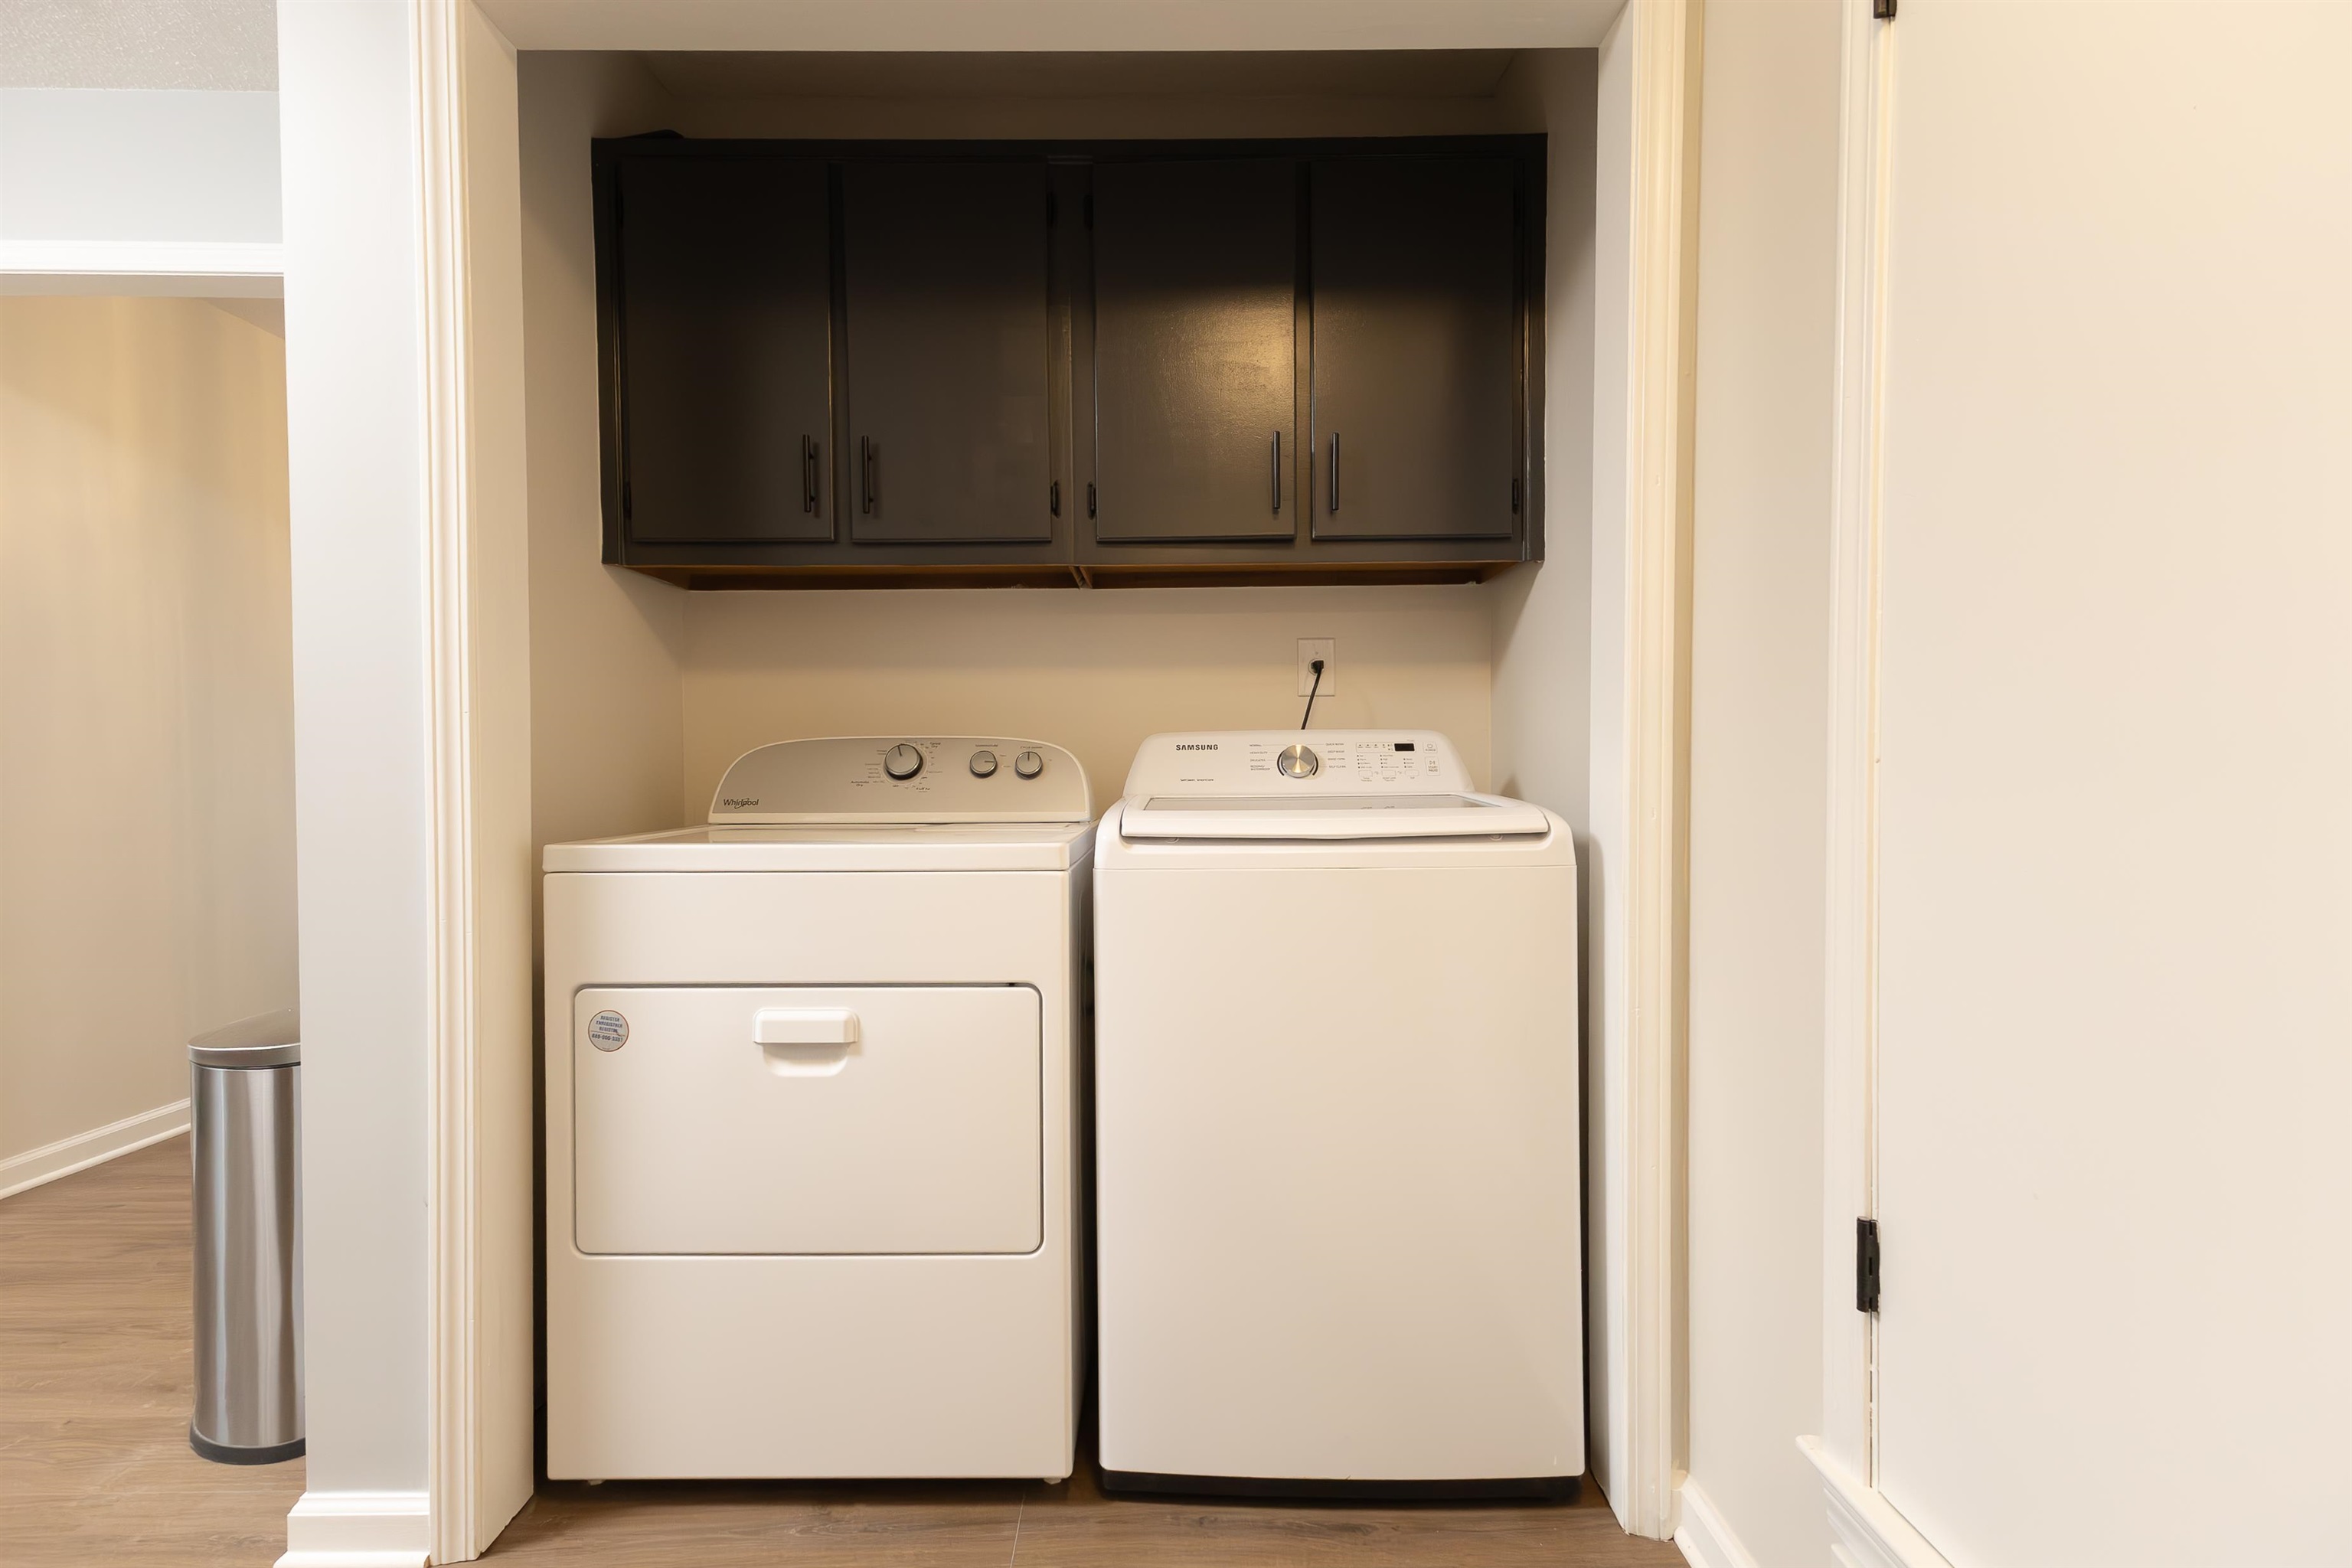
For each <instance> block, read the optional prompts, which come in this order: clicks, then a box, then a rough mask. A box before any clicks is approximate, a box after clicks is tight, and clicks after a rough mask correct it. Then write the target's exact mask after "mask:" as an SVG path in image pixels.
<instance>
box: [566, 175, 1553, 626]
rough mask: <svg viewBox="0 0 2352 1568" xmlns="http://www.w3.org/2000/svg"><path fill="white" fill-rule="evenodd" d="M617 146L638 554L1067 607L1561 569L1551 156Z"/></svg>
mask: <svg viewBox="0 0 2352 1568" xmlns="http://www.w3.org/2000/svg"><path fill="white" fill-rule="evenodd" d="M593 168H594V174H595V197H596V268H597V301H598V332H599V350H600V356H601V357H600V372H601V375H602V396H603V402H602V407H603V415H604V432H603V452H604V559H605V561H607V562H608V563H613V564H614V565H622V566H628V567H632V568H635V570H638V571H641V572H645V573H647V574H652V575H655V576H657V577H661V578H663V579H665V580H667V581H669V582H673V583H677V584H680V585H682V586H685V587H689V588H747V587H778V588H809V587H860V588H869V587H893V586H903V587H946V586H962V585H1007V586H1010V585H1022V586H1034V587H1072V586H1084V585H1089V584H1091V585H1095V586H1115V585H1120V584H1132V585H1159V586H1167V585H1185V584H1232V583H1246V582H1268V581H1278V582H1286V583H1338V582H1385V583H1458V582H1475V581H1479V580H1482V579H1485V578H1487V577H1491V576H1494V575H1496V574H1497V573H1500V572H1503V571H1505V570H1507V569H1508V568H1509V567H1511V566H1513V565H1515V564H1517V563H1519V562H1521V561H1530V560H1538V559H1540V558H1541V557H1542V553H1543V528H1542V489H1543V487H1542V474H1543V463H1542V450H1541V443H1540V431H1541V428H1542V388H1541V384H1540V376H1539V372H1538V366H1539V365H1540V363H1541V360H1542V356H1541V353H1540V352H1539V348H1540V344H1541V342H1542V330H1543V328H1542V321H1543V310H1542V299H1541V279H1542V277H1543V233H1544V215H1543V211H1542V202H1543V190H1544V138H1543V137H1542V136H1539V135H1537V136H1467V137H1414V138H1351V139H1343V140H1309V141H1252V142H782V141H698V140H688V139H685V138H681V137H677V136H670V135H656V136H646V137H633V138H628V139H625V140H616V141H600V142H595V143H594V149H593Z"/></svg>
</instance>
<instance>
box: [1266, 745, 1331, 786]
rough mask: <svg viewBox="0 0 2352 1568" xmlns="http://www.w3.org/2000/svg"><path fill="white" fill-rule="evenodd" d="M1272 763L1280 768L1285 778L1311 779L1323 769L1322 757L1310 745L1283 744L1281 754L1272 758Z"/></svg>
mask: <svg viewBox="0 0 2352 1568" xmlns="http://www.w3.org/2000/svg"><path fill="white" fill-rule="evenodd" d="M1274 765H1275V766H1276V767H1277V768H1280V769H1281V770H1282V776H1283V777H1285V778H1287V779H1311V778H1313V777H1314V776H1315V775H1316V774H1317V773H1321V772H1322V771H1323V759H1322V758H1320V757H1318V756H1317V755H1316V754H1315V752H1314V748H1312V747H1310V746H1285V747H1283V748H1282V754H1281V755H1279V756H1277V757H1276V758H1275V759H1274Z"/></svg>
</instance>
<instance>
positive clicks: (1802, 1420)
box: [1684, 0, 1840, 1568]
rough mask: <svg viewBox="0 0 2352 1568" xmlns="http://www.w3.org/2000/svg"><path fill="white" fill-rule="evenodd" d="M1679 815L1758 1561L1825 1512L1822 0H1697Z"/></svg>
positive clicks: (1723, 1304) (1715, 1229) (1701, 1097)
mask: <svg viewBox="0 0 2352 1568" xmlns="http://www.w3.org/2000/svg"><path fill="white" fill-rule="evenodd" d="M1706 29H1707V30H1706V62H1705V84H1704V92H1705V99H1704V103H1703V122H1702V123H1703V132H1702V134H1703V142H1702V146H1701V168H1700V180H1701V195H1700V205H1699V229H1698V289H1699V293H1698V405H1697V421H1696V430H1697V452H1696V476H1695V487H1694V496H1693V503H1694V504H1693V518H1692V524H1693V541H1692V549H1693V584H1692V612H1693V618H1692V628H1691V795H1690V801H1691V807H1690V809H1691V818H1690V834H1691V843H1690V1026H1689V1040H1690V1044H1689V1094H1690V1112H1689V1114H1690V1122H1689V1129H1690V1131H1689V1150H1690V1167H1689V1183H1690V1185H1689V1208H1690V1263H1689V1268H1690V1285H1689V1294H1690V1438H1689V1443H1690V1447H1689V1458H1688V1468H1689V1480H1688V1481H1687V1482H1686V1483H1685V1508H1684V1518H1685V1528H1686V1530H1687V1528H1688V1527H1689V1526H1690V1524H1691V1523H1692V1521H1693V1520H1692V1516H1693V1513H1694V1511H1695V1510H1694V1509H1693V1507H1692V1494H1693V1493H1694V1492H1696V1493H1697V1494H1699V1496H1700V1497H1701V1498H1702V1499H1703V1500H1704V1501H1703V1504H1702V1507H1704V1508H1711V1509H1712V1510H1713V1511H1714V1513H1715V1515H1716V1516H1717V1519H1719V1521H1721V1523H1722V1525H1723V1527H1724V1528H1725V1529H1726V1531H1727V1532H1728V1534H1729V1535H1730V1537H1731V1539H1733V1540H1734V1541H1736V1542H1741V1543H1743V1544H1744V1547H1745V1550H1746V1551H1747V1552H1749V1553H1750V1554H1752V1557H1753V1559H1754V1561H1755V1562H1756V1563H1759V1564H1764V1565H1765V1568H1780V1565H1783V1564H1787V1565H1792V1568H1793V1565H1795V1564H1801V1563H1803V1564H1812V1563H1824V1562H1826V1561H1827V1560H1828V1553H1829V1537H1828V1529H1827V1526H1826V1524H1825V1522H1824V1520H1823V1516H1822V1509H1821V1505H1820V1496H1819V1489H1818V1487H1817V1486H1816V1484H1815V1483H1814V1480H1813V1478H1812V1470H1811V1467H1810V1466H1808V1465H1807V1464H1806V1463H1805V1462H1804V1460H1803V1459H1802V1458H1801V1457H1800V1456H1799V1454H1798V1452H1797V1449H1796V1446H1795V1439H1796V1437H1797V1436H1798V1435H1799V1434H1801V1433H1806V1432H1813V1431H1817V1430H1819V1421H1820V1413H1821V1397H1822V1383H1821V1345H1820V1338H1821V1335H1820V1326H1821V1314H1822V1286H1821V1281H1822V1258H1821V1251H1822V1226H1821V1205H1822V1195H1821V1182H1822V1048H1821V1047H1822V962H1823V955H1822V876H1823V864H1824V860H1823V857H1824V854H1825V848H1824V838H1823V829H1824V821H1825V819H1824V816H1823V808H1822V794H1823V791H1824V789H1825V787H1826V768H1827V764H1828V737H1827V729H1826V726H1827V712H1828V700H1829V564H1830V559H1829V532H1830V483H1831V474H1832V464H1831V437H1832V429H1831V421H1832V396H1833V393H1834V387H1833V384H1832V377H1833V371H1834V366H1835V352H1836V318H1835V310H1836V289H1837V169H1838V163H1837V146H1838V142H1837V138H1838V50H1839V37H1840V34H1839V7H1838V5H1837V0H1748V3H1743V4H1740V5H1717V6H1714V7H1711V8H1710V9H1709V11H1708V13H1707V20H1706Z"/></svg>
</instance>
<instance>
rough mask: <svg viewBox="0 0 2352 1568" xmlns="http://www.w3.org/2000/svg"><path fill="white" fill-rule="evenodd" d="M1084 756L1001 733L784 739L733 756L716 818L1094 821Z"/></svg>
mask: <svg viewBox="0 0 2352 1568" xmlns="http://www.w3.org/2000/svg"><path fill="white" fill-rule="evenodd" d="M1094 815H1095V814H1094V800H1093V796H1092V795H1090V794H1089V793H1088V791H1087V772H1086V770H1085V769H1084V768H1082V767H1080V766H1079V765H1078V759H1077V758H1076V757H1074V756H1072V755H1071V754H1070V753H1069V752H1066V751H1065V750H1063V749H1062V748H1061V747H1059V746H1056V745H1052V744H1049V743H1048V742H1044V741H1023V740H1015V739H1010V738H1007V737H1004V736H1001V735H842V736H832V737H826V738H823V739H817V740H807V741H779V742H776V743H775V744H773V745H768V746H760V747H757V748H755V749H753V750H751V751H749V752H744V753H743V754H742V755H741V756H740V757H738V758H736V759H735V764H734V766H732V767H730V768H729V769H728V770H727V776H726V777H724V778H722V779H720V780H719V791H718V794H717V795H713V796H712V797H711V802H710V817H709V821H710V823H711V825H712V826H737V825H740V824H746V823H835V822H838V823H949V822H1091V821H1093V820H1094Z"/></svg>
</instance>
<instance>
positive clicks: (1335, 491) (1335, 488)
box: [1331, 433, 1339, 511]
mask: <svg viewBox="0 0 2352 1568" xmlns="http://www.w3.org/2000/svg"><path fill="white" fill-rule="evenodd" d="M1331 510H1333V511H1338V510H1339V436H1338V434H1337V433H1334V434H1333V436H1332V437H1331Z"/></svg>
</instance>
